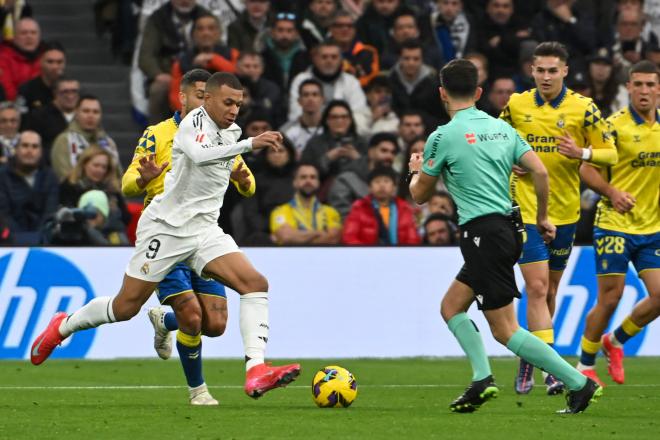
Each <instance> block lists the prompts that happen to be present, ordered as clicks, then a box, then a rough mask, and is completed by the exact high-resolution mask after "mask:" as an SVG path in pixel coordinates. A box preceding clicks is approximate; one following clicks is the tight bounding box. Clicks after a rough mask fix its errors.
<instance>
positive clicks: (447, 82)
mask: <svg viewBox="0 0 660 440" xmlns="http://www.w3.org/2000/svg"><path fill="white" fill-rule="evenodd" d="M478 78H479V73H478V72H477V68H476V67H475V65H474V64H472V62H471V61H468V60H466V59H455V60H451V61H450V62H448V63H447V64H445V66H444V67H443V68H442V70H440V85H441V86H442V88H443V89H445V91H446V92H447V94H448V95H449V96H451V97H452V98H459V99H460V98H471V97H473V96H474V93H475V91H476V90H477V85H478Z"/></svg>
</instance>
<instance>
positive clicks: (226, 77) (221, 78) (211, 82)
mask: <svg viewBox="0 0 660 440" xmlns="http://www.w3.org/2000/svg"><path fill="white" fill-rule="evenodd" d="M222 86H227V87H229V88H232V89H234V90H243V84H241V82H240V81H239V79H238V78H237V77H236V75H234V74H233V73H228V72H215V73H214V74H213V75H211V76H210V77H209V79H208V80H207V81H206V91H207V92H209V91H211V90H215V89H219V88H220V87H222Z"/></svg>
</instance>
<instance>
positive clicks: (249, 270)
mask: <svg viewBox="0 0 660 440" xmlns="http://www.w3.org/2000/svg"><path fill="white" fill-rule="evenodd" d="M204 272H205V273H206V274H208V275H210V276H212V277H213V278H215V279H216V280H218V281H220V282H221V283H223V284H224V285H226V286H228V287H231V288H232V289H234V290H235V291H236V292H238V293H239V294H240V295H241V307H240V316H239V326H240V329H241V336H242V337H243V346H244V348H245V361H246V362H245V368H246V370H247V373H246V380H245V392H246V393H247V394H248V395H249V396H250V397H253V398H259V397H261V396H262V395H263V394H264V393H266V392H267V391H269V390H271V389H273V388H276V387H281V386H286V385H287V384H289V383H290V382H292V381H293V380H295V378H296V377H298V375H299V374H300V365H299V364H291V365H285V366H282V367H272V366H270V365H269V364H266V363H264V355H265V351H266V343H267V342H268V329H269V327H268V325H269V324H268V280H266V278H265V277H264V276H263V275H261V274H260V273H259V272H257V270H256V269H255V268H254V266H252V264H251V263H250V261H249V260H248V259H247V257H246V256H245V255H244V254H243V253H242V252H232V253H229V254H225V255H223V256H221V257H217V258H215V259H213V260H212V261H210V262H209V263H207V264H206V266H205V267H204Z"/></svg>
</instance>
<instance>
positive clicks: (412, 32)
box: [380, 8, 443, 70]
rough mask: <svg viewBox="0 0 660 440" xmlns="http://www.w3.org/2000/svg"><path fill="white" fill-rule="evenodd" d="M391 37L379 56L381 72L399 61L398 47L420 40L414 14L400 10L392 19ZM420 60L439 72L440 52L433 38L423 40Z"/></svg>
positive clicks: (404, 9)
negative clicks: (406, 42)
mask: <svg viewBox="0 0 660 440" xmlns="http://www.w3.org/2000/svg"><path fill="white" fill-rule="evenodd" d="M391 37H392V38H391V41H390V42H389V43H388V45H387V49H386V50H385V52H383V53H381V54H380V67H381V69H382V70H389V69H391V68H392V66H394V65H395V64H396V62H397V61H398V59H399V46H400V45H401V44H403V43H404V42H405V41H408V40H420V41H421V40H422V35H421V32H420V28H419V20H418V18H417V15H416V14H415V12H413V11H412V10H410V9H407V8H402V9H400V11H399V12H398V13H397V14H396V16H395V17H394V24H393V25H392V35H391ZM422 58H423V59H424V63H425V64H428V65H429V66H431V67H433V68H434V69H438V70H439V69H440V68H441V67H442V65H443V60H442V50H441V49H440V46H438V43H437V41H436V39H435V38H427V39H424V41H423V44H422Z"/></svg>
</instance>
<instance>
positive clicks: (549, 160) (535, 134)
mask: <svg viewBox="0 0 660 440" xmlns="http://www.w3.org/2000/svg"><path fill="white" fill-rule="evenodd" d="M500 118H502V119H504V120H505V121H507V122H508V123H509V124H511V125H512V126H513V127H514V128H515V129H516V130H517V131H518V133H519V134H520V136H521V137H522V138H523V139H525V140H526V141H527V143H528V144H529V145H530V146H531V147H532V149H533V150H534V151H535V152H536V154H538V156H539V157H540V158H541V160H542V161H543V164H544V165H545V167H546V168H547V170H548V175H549V180H550V197H549V200H548V217H549V219H550V221H551V222H552V223H553V224H555V225H566V224H571V223H575V222H577V221H578V219H579V218H580V174H579V167H580V160H577V159H569V158H568V157H566V156H564V155H563V154H561V153H559V147H558V140H557V137H558V136H562V135H564V134H565V133H568V134H569V135H570V136H571V137H572V138H573V139H574V140H575V143H576V144H577V145H578V146H579V147H582V148H588V147H589V146H592V147H593V149H594V150H593V157H592V162H594V163H597V162H599V161H600V162H601V163H603V164H610V163H615V162H616V149H615V147H614V142H613V140H612V136H611V134H610V129H609V127H608V124H607V121H606V120H605V119H603V118H602V117H601V114H600V110H598V107H596V105H595V104H594V102H593V101H592V100H591V99H590V98H586V97H584V96H582V95H580V94H578V93H575V92H574V91H572V90H570V89H567V88H566V86H564V87H563V89H562V91H561V93H560V94H559V95H558V96H557V97H556V98H555V99H553V100H552V101H550V102H546V101H544V100H543V98H542V97H541V94H540V93H539V92H538V91H537V90H536V89H531V90H528V91H526V92H523V93H514V94H513V95H512V96H511V98H510V99H509V104H508V105H507V106H506V107H505V109H504V110H503V111H502V114H501V115H500ZM597 149H603V150H609V151H597ZM603 153H605V154H603ZM511 196H512V197H513V198H514V199H515V200H517V201H518V203H519V204H520V208H521V212H522V216H523V221H524V222H525V223H530V224H534V223H536V193H535V192H534V184H533V181H532V178H531V175H529V174H527V175H525V176H522V177H518V176H516V175H513V176H512V178H511Z"/></svg>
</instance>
